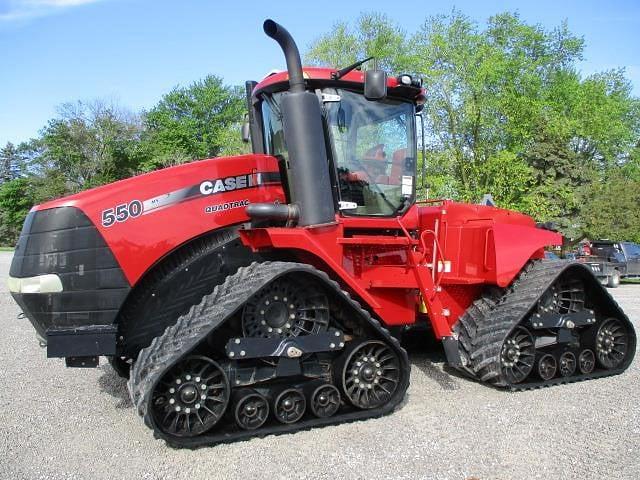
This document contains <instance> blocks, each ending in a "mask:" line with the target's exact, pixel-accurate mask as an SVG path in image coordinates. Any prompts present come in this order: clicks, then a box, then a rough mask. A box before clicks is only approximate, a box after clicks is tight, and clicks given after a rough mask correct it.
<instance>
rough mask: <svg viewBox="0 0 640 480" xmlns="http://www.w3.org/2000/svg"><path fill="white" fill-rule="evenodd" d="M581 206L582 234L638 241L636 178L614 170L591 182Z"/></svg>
mask: <svg viewBox="0 0 640 480" xmlns="http://www.w3.org/2000/svg"><path fill="white" fill-rule="evenodd" d="M588 194H589V199H588V201H586V202H584V204H583V207H582V217H583V218H584V222H585V225H584V228H583V231H584V233H585V234H586V235H587V236H588V237H589V238H595V239H597V238H609V239H611V240H618V241H621V240H630V241H633V242H637V243H640V215H638V206H639V205H640V181H639V180H637V179H633V178H628V177H626V176H624V175H622V172H620V171H615V172H614V173H612V175H610V176H609V178H607V180H606V181H604V182H599V183H596V184H593V185H592V188H591V189H590V190H589V192H588Z"/></svg>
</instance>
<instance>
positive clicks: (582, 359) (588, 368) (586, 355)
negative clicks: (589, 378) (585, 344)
mask: <svg viewBox="0 0 640 480" xmlns="http://www.w3.org/2000/svg"><path fill="white" fill-rule="evenodd" d="M594 368H596V356H595V354H594V353H593V351H592V350H589V349H586V350H583V351H582V352H580V355H579V356H578V369H579V370H580V373H585V374H587V373H591V372H593V369H594Z"/></svg>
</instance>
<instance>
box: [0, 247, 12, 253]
mask: <svg viewBox="0 0 640 480" xmlns="http://www.w3.org/2000/svg"><path fill="white" fill-rule="evenodd" d="M13 250H14V249H13V247H0V252H13Z"/></svg>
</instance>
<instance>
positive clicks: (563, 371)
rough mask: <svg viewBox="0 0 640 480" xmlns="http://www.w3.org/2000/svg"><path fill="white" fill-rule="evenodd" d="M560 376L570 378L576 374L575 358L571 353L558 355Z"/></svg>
mask: <svg viewBox="0 0 640 480" xmlns="http://www.w3.org/2000/svg"><path fill="white" fill-rule="evenodd" d="M558 363H559V364H560V375H562V376H563V377H570V376H571V375H573V374H574V373H576V356H575V355H574V354H573V353H572V352H564V353H563V354H562V355H560V361H559V362H558Z"/></svg>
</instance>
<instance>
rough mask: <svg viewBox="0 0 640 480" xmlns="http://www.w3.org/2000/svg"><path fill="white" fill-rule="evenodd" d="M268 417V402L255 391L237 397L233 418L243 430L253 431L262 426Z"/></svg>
mask: <svg viewBox="0 0 640 480" xmlns="http://www.w3.org/2000/svg"><path fill="white" fill-rule="evenodd" d="M268 417H269V402H268V401H267V399H266V398H265V397H264V396H262V395H260V394H259V393H257V392H255V391H248V392H245V393H244V394H242V393H241V394H239V395H238V401H237V403H236V408H235V409H234V418H235V420H236V423H237V424H238V426H239V427H240V428H242V429H243V430H255V429H256V428H260V427H261V426H262V425H264V422H266V421H267V418H268Z"/></svg>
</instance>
